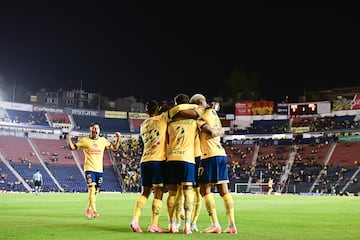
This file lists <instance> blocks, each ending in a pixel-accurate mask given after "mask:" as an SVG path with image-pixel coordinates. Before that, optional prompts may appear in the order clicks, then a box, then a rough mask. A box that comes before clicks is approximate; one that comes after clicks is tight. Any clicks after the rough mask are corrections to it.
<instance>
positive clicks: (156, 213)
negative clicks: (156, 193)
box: [151, 198, 162, 227]
mask: <svg viewBox="0 0 360 240" xmlns="http://www.w3.org/2000/svg"><path fill="white" fill-rule="evenodd" d="M161 209H162V200H160V199H156V198H154V200H153V203H152V217H151V226H154V227H156V226H158V225H159V217H160V213H161Z"/></svg>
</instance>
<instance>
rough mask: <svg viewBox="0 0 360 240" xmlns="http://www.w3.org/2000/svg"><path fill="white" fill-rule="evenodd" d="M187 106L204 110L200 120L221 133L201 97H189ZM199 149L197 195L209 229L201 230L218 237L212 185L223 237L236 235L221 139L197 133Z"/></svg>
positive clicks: (214, 112) (220, 127)
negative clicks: (224, 224) (220, 206)
mask: <svg viewBox="0 0 360 240" xmlns="http://www.w3.org/2000/svg"><path fill="white" fill-rule="evenodd" d="M190 103H194V104H197V105H199V106H201V107H204V108H206V110H205V113H204V114H202V116H201V117H202V119H203V120H204V121H205V122H206V123H207V124H208V125H209V126H210V127H211V128H213V129H219V130H221V129H222V125H221V122H220V119H219V117H218V115H217V112H216V110H215V109H213V108H208V104H207V102H206V98H205V96H203V95H202V94H195V95H193V96H192V97H191V99H190ZM200 145H201V152H202V155H201V164H200V169H201V171H199V172H201V174H200V176H199V177H200V179H199V182H200V193H201V196H202V197H203V199H204V203H205V207H206V210H207V212H208V213H209V216H210V220H211V225H210V226H209V227H208V228H206V229H205V230H204V232H208V233H220V232H221V227H220V224H219V221H218V217H217V210H216V204H215V200H214V198H213V196H212V194H211V187H212V185H216V188H217V191H218V192H219V194H220V196H221V197H222V199H223V202H224V206H225V211H226V215H227V217H228V228H227V229H226V230H225V231H224V232H225V233H231V234H236V233H237V228H236V225H235V216H234V202H233V198H232V196H231V194H230V193H229V190H228V183H229V177H228V170H227V155H226V152H225V149H224V148H223V146H222V144H221V137H220V136H216V137H213V138H209V136H208V135H207V134H206V133H205V132H200Z"/></svg>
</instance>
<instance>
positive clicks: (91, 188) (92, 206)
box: [88, 186, 96, 211]
mask: <svg viewBox="0 0 360 240" xmlns="http://www.w3.org/2000/svg"><path fill="white" fill-rule="evenodd" d="M88 191H89V205H88V206H89V209H90V210H92V211H96V196H95V191H96V189H95V187H94V186H89V188H88Z"/></svg>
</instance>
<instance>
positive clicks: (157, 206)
mask: <svg viewBox="0 0 360 240" xmlns="http://www.w3.org/2000/svg"><path fill="white" fill-rule="evenodd" d="M146 113H147V114H148V115H149V118H147V119H145V120H144V122H143V123H142V124H141V126H140V137H141V139H142V141H143V143H144V150H143V154H142V157H141V160H140V171H141V184H142V191H141V195H140V196H139V197H138V198H137V200H136V202H135V207H134V214H133V218H132V221H131V223H130V228H131V229H132V230H133V231H134V232H143V230H142V229H141V227H140V226H139V218H140V215H141V212H142V209H143V208H144V206H145V204H146V202H147V200H148V198H149V196H150V194H151V192H152V191H154V199H153V201H152V215H151V224H150V226H149V228H148V231H149V232H165V230H164V229H162V228H161V227H160V226H159V225H158V223H159V216H160V213H161V209H162V199H163V188H164V184H165V162H166V129H167V122H168V115H167V113H162V114H159V105H158V103H157V102H156V101H154V100H152V101H149V102H147V103H146Z"/></svg>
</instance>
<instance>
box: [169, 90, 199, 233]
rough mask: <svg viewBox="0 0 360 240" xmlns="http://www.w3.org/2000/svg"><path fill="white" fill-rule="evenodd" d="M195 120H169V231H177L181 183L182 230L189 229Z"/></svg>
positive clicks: (184, 97) (181, 99)
mask: <svg viewBox="0 0 360 240" xmlns="http://www.w3.org/2000/svg"><path fill="white" fill-rule="evenodd" d="M174 100H175V104H176V105H177V104H181V103H187V102H188V100H189V97H188V96H187V95H186V94H178V95H177V96H176V97H175V98H174ZM197 129H198V123H197V121H196V120H194V119H187V118H179V119H173V120H172V121H170V122H169V124H168V128H167V132H168V151H167V166H166V168H167V183H168V191H169V195H168V199H167V207H168V218H169V232H171V233H175V232H178V229H177V225H176V222H175V221H176V220H175V219H176V218H175V214H176V209H175V205H176V193H177V189H178V187H181V188H182V190H183V195H184V215H185V219H184V220H185V226H184V229H183V232H184V233H185V234H190V233H192V231H191V229H190V223H191V222H190V221H191V213H192V207H193V202H194V193H193V183H194V182H195V158H194V156H195V153H194V145H195V142H194V141H195V137H196V134H197Z"/></svg>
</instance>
